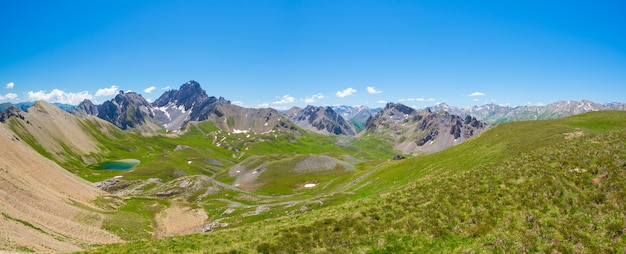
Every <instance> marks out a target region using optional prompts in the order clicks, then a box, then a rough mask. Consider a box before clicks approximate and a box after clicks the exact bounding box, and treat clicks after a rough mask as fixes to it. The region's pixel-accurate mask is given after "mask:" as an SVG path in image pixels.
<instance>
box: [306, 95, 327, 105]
mask: <svg viewBox="0 0 626 254" xmlns="http://www.w3.org/2000/svg"><path fill="white" fill-rule="evenodd" d="M324 98H326V96H324V95H323V94H322V93H318V94H314V95H311V97H307V98H304V103H314V102H316V101H319V100H321V99H324Z"/></svg>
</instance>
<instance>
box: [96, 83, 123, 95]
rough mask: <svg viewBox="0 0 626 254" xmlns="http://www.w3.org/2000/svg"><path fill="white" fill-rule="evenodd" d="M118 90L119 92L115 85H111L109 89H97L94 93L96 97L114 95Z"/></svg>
mask: <svg viewBox="0 0 626 254" xmlns="http://www.w3.org/2000/svg"><path fill="white" fill-rule="evenodd" d="M118 90H119V87H117V86H116V85H112V86H111V87H109V88H100V89H98V91H96V97H98V96H111V95H115V94H116V93H117V91H118Z"/></svg>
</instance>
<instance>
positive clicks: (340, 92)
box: [337, 87, 356, 98]
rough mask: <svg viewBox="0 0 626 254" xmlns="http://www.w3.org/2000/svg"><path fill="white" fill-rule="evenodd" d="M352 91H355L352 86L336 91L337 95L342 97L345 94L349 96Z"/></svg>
mask: <svg viewBox="0 0 626 254" xmlns="http://www.w3.org/2000/svg"><path fill="white" fill-rule="evenodd" d="M353 93H356V89H354V88H352V87H349V88H346V89H344V90H343V91H338V92H337V97H339V98H343V97H346V96H350V95H352V94H353Z"/></svg>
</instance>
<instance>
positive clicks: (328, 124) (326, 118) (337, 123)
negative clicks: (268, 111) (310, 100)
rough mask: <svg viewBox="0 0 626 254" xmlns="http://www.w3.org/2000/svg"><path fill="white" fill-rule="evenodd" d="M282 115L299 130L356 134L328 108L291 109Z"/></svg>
mask: <svg viewBox="0 0 626 254" xmlns="http://www.w3.org/2000/svg"><path fill="white" fill-rule="evenodd" d="M283 114H284V115H285V116H286V117H287V118H289V120H291V121H292V122H294V123H295V124H297V125H298V126H300V127H301V128H303V129H305V130H309V131H313V132H316V133H320V134H333V135H346V136H354V135H356V134H357V131H356V129H355V128H354V126H353V125H352V124H350V123H349V122H348V121H346V120H345V119H344V118H343V117H342V116H341V115H339V114H337V112H335V111H334V110H333V109H332V108H331V107H328V106H326V107H316V106H311V105H309V106H307V107H306V108H304V109H301V108H298V107H293V108H291V109H289V110H287V111H286V112H284V113H283Z"/></svg>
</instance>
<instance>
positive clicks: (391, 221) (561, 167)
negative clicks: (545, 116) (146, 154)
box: [92, 112, 626, 253]
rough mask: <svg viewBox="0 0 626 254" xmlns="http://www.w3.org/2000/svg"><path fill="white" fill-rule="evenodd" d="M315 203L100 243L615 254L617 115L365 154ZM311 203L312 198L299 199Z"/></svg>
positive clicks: (623, 166) (620, 231)
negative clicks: (342, 187)
mask: <svg viewBox="0 0 626 254" xmlns="http://www.w3.org/2000/svg"><path fill="white" fill-rule="evenodd" d="M364 168H366V169H367V170H365V171H364V173H362V174H361V175H360V176H361V177H359V178H357V179H355V181H354V184H352V185H349V187H347V189H346V192H338V193H335V194H334V195H332V197H331V198H329V199H327V200H326V203H323V204H319V205H318V206H319V208H318V209H314V210H308V211H303V212H300V213H296V214H294V215H290V216H278V217H276V218H272V219H266V220H259V221H256V222H250V223H244V224H241V225H238V226H234V227H230V228H225V229H220V230H217V231H215V232H210V233H204V234H193V235H186V236H180V237H172V238H166V239H160V240H144V241H134V242H129V243H125V244H114V245H107V246H101V247H100V248H96V249H94V250H92V252H94V253H110V252H128V251H132V252H186V253H187V252H199V253H206V252H208V253H215V252H225V253H226V252H231V253H232V252H234V253H236V252H261V253H281V252H285V253H293V252H324V253H326V252H329V253H347V252H371V253H389V252H396V253H397V252H418V253H421V252H467V251H470V252H546V253H547V252H555V251H556V252H561V253H563V252H568V253H571V252H582V253H584V252H589V253H602V252H619V251H620V250H623V249H624V248H625V247H626V237H625V236H624V229H625V228H626V222H625V215H624V211H626V199H625V198H626V188H625V187H626V186H625V185H626V113H625V112H594V113H587V114H582V115H577V116H573V117H569V118H564V119H558V120H548V121H529V122H517V123H509V124H502V125H498V126H495V127H492V128H491V129H490V130H488V131H486V132H484V133H482V134H481V135H479V136H478V137H476V138H474V139H472V140H470V141H467V142H465V143H463V144H461V145H458V146H455V147H452V148H450V149H447V150H445V151H442V152H439V153H435V154H430V155H425V156H419V157H414V158H410V159H406V160H403V161H392V162H384V163H382V164H378V163H372V164H371V165H367V166H364ZM310 205H311V206H312V204H310Z"/></svg>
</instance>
